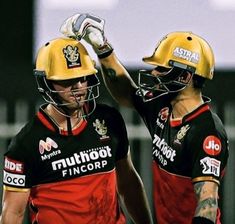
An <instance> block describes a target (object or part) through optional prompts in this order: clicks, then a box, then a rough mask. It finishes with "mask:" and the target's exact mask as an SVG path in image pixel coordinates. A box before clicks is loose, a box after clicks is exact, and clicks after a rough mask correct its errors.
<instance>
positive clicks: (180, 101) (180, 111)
mask: <svg viewBox="0 0 235 224" xmlns="http://www.w3.org/2000/svg"><path fill="white" fill-rule="evenodd" d="M203 103H204V101H203V99H202V95H201V92H200V93H196V92H195V93H194V94H192V93H191V94H185V93H180V94H179V95H178V96H177V97H176V98H175V99H174V100H172V102H171V105H172V108H173V110H172V116H173V118H178V119H179V118H183V117H184V116H185V115H187V114H188V113H190V112H192V111H193V110H195V109H196V108H198V107H199V106H200V105H202V104H203Z"/></svg>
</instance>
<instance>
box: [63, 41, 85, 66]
mask: <svg viewBox="0 0 235 224" xmlns="http://www.w3.org/2000/svg"><path fill="white" fill-rule="evenodd" d="M63 53H64V56H65V59H66V63H67V67H68V68H76V67H80V66H81V60H80V54H79V52H78V47H76V46H75V47H73V46H71V45H68V46H66V48H63Z"/></svg>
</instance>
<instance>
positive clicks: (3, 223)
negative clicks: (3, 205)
mask: <svg viewBox="0 0 235 224" xmlns="http://www.w3.org/2000/svg"><path fill="white" fill-rule="evenodd" d="M23 219H24V213H15V212H11V211H8V212H6V211H3V212H2V215H1V217H0V224H22V223H23Z"/></svg>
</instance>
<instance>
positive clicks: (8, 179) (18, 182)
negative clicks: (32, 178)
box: [3, 170, 25, 187]
mask: <svg viewBox="0 0 235 224" xmlns="http://www.w3.org/2000/svg"><path fill="white" fill-rule="evenodd" d="M3 183H5V184H9V185H14V186H19V187H24V186H25V175H20V174H13V173H8V172H6V171H5V170H4V171H3Z"/></svg>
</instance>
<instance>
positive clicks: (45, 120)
mask: <svg viewBox="0 0 235 224" xmlns="http://www.w3.org/2000/svg"><path fill="white" fill-rule="evenodd" d="M45 107H46V105H42V106H41V107H40V109H39V111H38V113H37V118H38V119H39V120H40V122H41V123H42V124H43V125H44V126H46V127H47V128H48V129H49V130H51V131H53V132H57V133H58V134H60V135H65V136H68V135H71V134H69V133H68V131H65V130H61V129H60V128H59V127H58V126H57V125H56V124H55V123H54V122H53V121H52V120H51V118H50V117H49V116H48V115H47V114H46V113H45V111H44V110H43V108H45ZM86 126H87V121H86V120H83V121H82V123H81V124H80V125H79V126H78V127H77V128H75V129H73V130H72V135H79V134H80V133H81V132H82V131H83V130H84V129H85V127H86Z"/></svg>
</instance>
